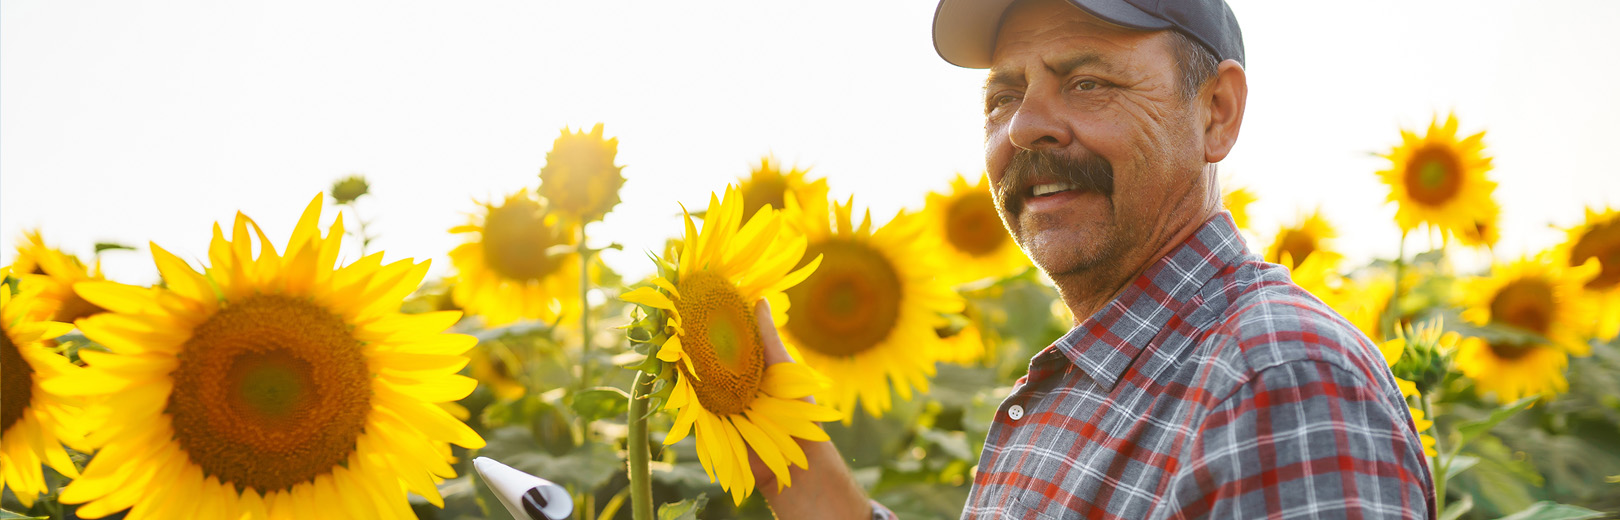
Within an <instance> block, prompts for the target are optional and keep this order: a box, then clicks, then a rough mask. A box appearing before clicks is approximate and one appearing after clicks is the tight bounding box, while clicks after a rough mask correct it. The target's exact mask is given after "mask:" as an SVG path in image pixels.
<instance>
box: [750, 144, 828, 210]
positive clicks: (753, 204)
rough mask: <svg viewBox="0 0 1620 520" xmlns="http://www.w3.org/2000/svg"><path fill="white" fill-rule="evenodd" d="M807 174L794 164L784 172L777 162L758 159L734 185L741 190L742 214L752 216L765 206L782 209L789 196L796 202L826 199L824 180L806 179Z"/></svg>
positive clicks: (767, 158)
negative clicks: (755, 166)
mask: <svg viewBox="0 0 1620 520" xmlns="http://www.w3.org/2000/svg"><path fill="white" fill-rule="evenodd" d="M809 173H810V170H809V169H800V168H799V167H797V166H795V167H792V168H789V169H788V171H786V172H784V171H782V167H781V165H780V164H777V163H775V162H773V161H772V160H771V158H770V157H765V158H762V159H760V160H759V167H757V168H754V169H753V170H752V171H750V172H749V173H748V177H747V178H744V179H742V180H741V184H740V185H739V186H738V189H740V190H741V191H742V197H743V214H744V215H753V214H754V213H755V212H758V211H759V208H762V207H765V206H767V205H768V206H770V207H772V208H776V209H777V210H781V209H784V208H786V207H787V199H788V198H789V197H791V198H793V199H794V201H795V202H797V203H798V204H800V205H804V204H806V203H808V202H809V201H812V200H826V199H827V179H816V180H813V181H812V180H806V179H805V176H806V175H807V174H809Z"/></svg>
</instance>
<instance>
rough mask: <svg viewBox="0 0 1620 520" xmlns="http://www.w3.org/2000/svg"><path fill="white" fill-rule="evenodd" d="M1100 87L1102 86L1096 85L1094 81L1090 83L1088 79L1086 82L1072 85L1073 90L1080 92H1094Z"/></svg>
mask: <svg viewBox="0 0 1620 520" xmlns="http://www.w3.org/2000/svg"><path fill="white" fill-rule="evenodd" d="M1100 86H1102V85H1101V84H1099V83H1097V82H1096V81H1092V80H1089V79H1088V80H1082V81H1081V82H1079V83H1075V84H1074V89H1075V90H1082V91H1083V90H1095V89H1096V88H1097V87H1100Z"/></svg>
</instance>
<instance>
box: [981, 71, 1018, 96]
mask: <svg viewBox="0 0 1620 520" xmlns="http://www.w3.org/2000/svg"><path fill="white" fill-rule="evenodd" d="M1024 83H1025V80H1024V73H1023V71H1019V70H1013V69H1002V70H993V69H992V70H991V71H990V76H989V77H987V78H985V79H984V90H985V91H989V90H990V88H991V87H999V86H1002V85H1023V84H1024Z"/></svg>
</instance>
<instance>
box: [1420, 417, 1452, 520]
mask: <svg viewBox="0 0 1620 520" xmlns="http://www.w3.org/2000/svg"><path fill="white" fill-rule="evenodd" d="M1418 406H1421V407H1422V409H1423V418H1424V419H1427V420H1429V421H1430V422H1431V424H1435V425H1436V426H1438V425H1439V423H1435V422H1433V421H1434V409H1433V407H1432V406H1431V405H1430V404H1429V394H1419V395H1418ZM1431 428H1432V427H1431ZM1434 433H1435V435H1434V457H1432V459H1433V462H1431V463H1430V464H1429V466H1430V467H1432V468H1434V475H1433V476H1434V510H1435V511H1436V512H1443V511H1445V510H1446V472H1447V471H1448V470H1449V469H1450V468H1449V467H1448V466H1450V464H1449V460H1448V459H1441V458H1440V457H1441V454H1442V453H1445V452H1446V450H1445V449H1444V447H1443V446H1441V445H1440V439H1441V438H1442V437H1443V436H1442V435H1439V433H1440V432H1438V431H1436V432H1434ZM1420 435H1421V434H1420Z"/></svg>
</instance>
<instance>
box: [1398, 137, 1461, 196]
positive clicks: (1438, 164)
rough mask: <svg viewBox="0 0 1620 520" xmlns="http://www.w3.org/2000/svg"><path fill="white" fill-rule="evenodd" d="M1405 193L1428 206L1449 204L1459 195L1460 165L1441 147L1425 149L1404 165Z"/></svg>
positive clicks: (1426, 147) (1447, 150) (1455, 158)
mask: <svg viewBox="0 0 1620 520" xmlns="http://www.w3.org/2000/svg"><path fill="white" fill-rule="evenodd" d="M1405 180H1406V193H1407V194H1408V195H1410V196H1411V197H1412V200H1416V201H1418V202H1421V203H1423V204H1425V205H1428V206H1440V205H1444V204H1446V203H1449V202H1451V201H1452V200H1454V199H1455V198H1456V196H1457V193H1458V192H1460V191H1462V164H1461V163H1460V161H1458V159H1457V156H1456V154H1454V153H1452V151H1451V149H1450V148H1448V147H1446V146H1444V145H1429V146H1425V147H1423V148H1421V149H1419V150H1418V151H1417V153H1414V154H1412V158H1411V159H1408V160H1407V161H1406V179H1405Z"/></svg>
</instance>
